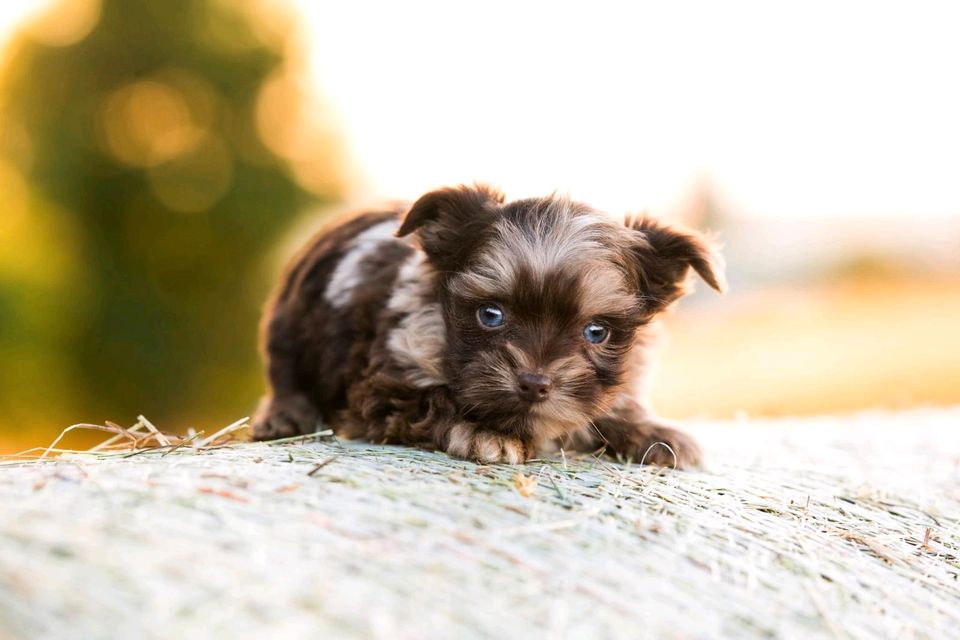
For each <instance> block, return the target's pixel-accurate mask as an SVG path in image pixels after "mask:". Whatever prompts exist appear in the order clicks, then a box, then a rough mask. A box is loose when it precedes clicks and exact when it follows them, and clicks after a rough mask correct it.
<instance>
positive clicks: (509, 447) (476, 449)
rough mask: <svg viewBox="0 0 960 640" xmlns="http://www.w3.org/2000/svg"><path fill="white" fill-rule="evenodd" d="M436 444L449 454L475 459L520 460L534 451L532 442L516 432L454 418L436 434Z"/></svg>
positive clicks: (529, 456) (531, 454) (485, 460)
mask: <svg viewBox="0 0 960 640" xmlns="http://www.w3.org/2000/svg"><path fill="white" fill-rule="evenodd" d="M437 447H438V448H440V449H443V450H444V451H446V452H447V453H448V454H450V455H451V456H454V457H457V458H465V459H467V460H476V461H478V462H487V463H495V462H503V463H506V464H521V463H523V462H526V461H527V460H529V459H530V458H532V457H533V455H534V453H535V452H536V448H535V447H534V445H533V443H532V442H525V441H524V440H522V439H521V438H518V437H516V436H512V435H508V434H503V433H497V432H494V431H487V430H482V429H478V428H477V427H476V426H474V425H472V424H470V423H467V422H455V423H453V424H452V425H450V427H449V429H447V430H444V431H442V432H440V433H438V434H437Z"/></svg>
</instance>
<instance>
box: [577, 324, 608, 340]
mask: <svg viewBox="0 0 960 640" xmlns="http://www.w3.org/2000/svg"><path fill="white" fill-rule="evenodd" d="M583 337H584V339H585V340H586V341H587V342H589V343H590V344H603V343H604V342H606V341H607V338H609V337H610V329H608V328H606V327H605V326H603V325H602V324H597V323H596V322H591V323H590V324H588V325H587V326H585V327H584V328H583Z"/></svg>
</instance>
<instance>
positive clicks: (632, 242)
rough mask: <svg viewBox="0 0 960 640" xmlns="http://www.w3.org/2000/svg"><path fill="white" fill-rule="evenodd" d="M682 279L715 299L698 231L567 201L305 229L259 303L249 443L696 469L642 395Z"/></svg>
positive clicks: (712, 264) (712, 273)
mask: <svg viewBox="0 0 960 640" xmlns="http://www.w3.org/2000/svg"><path fill="white" fill-rule="evenodd" d="M691 269H692V270H693V271H695V272H696V273H697V274H699V275H700V277H701V278H703V279H704V280H705V281H706V282H707V283H708V284H709V285H710V286H711V287H713V288H714V289H717V290H718V291H720V290H722V289H723V281H722V272H721V268H720V264H719V260H718V258H717V256H716V255H715V254H714V252H713V251H712V250H711V248H710V247H709V246H708V245H707V244H706V243H705V241H704V240H703V239H702V238H700V237H699V236H697V235H693V234H691V233H687V232H683V231H679V230H677V229H674V228H671V227H668V226H666V225H663V224H661V223H659V222H656V221H654V220H652V219H650V218H648V217H646V216H638V217H628V219H627V220H626V223H625V224H619V223H617V222H615V221H614V220H612V219H610V218H608V217H606V216H604V215H602V214H599V213H597V212H596V211H594V210H593V209H591V208H590V207H588V206H586V205H583V204H580V203H576V202H571V201H570V200H568V199H566V198H559V197H547V198H541V199H529V200H519V201H515V202H509V203H508V202H505V200H504V196H503V195H502V194H501V193H500V192H499V191H497V190H495V189H493V188H490V187H487V186H474V187H456V188H446V189H440V190H437V191H432V192H430V193H427V194H426V195H424V196H422V197H421V198H420V199H419V200H417V202H416V203H414V204H413V206H412V207H410V208H409V210H406V211H404V210H401V209H396V210H388V211H377V212H369V213H364V214H361V215H359V216H356V217H354V218H352V219H351V220H349V221H347V222H344V223H342V224H340V225H339V226H336V227H334V228H332V229H329V230H327V231H324V232H321V233H320V234H319V235H317V236H316V237H315V238H314V239H313V240H312V241H311V242H310V243H309V245H308V246H307V247H306V248H305V249H304V250H303V251H302V252H301V253H300V255H299V256H298V257H296V258H295V259H294V260H293V261H292V263H291V265H290V266H289V268H288V270H287V272H286V274H285V275H284V277H283V279H282V282H281V284H280V287H279V289H278V290H277V291H276V293H275V294H274V296H273V298H272V300H271V301H270V303H269V304H268V306H267V310H266V314H265V318H264V322H263V332H262V333H263V335H262V350H263V353H264V358H265V360H266V364H267V376H268V380H269V385H270V392H269V394H268V395H267V396H266V397H265V398H264V399H263V401H262V402H261V406H260V408H259V410H258V412H257V415H256V417H255V419H254V422H253V437H254V438H255V439H258V440H269V439H274V438H282V437H287V436H293V435H298V434H304V433H311V432H313V431H314V430H316V429H317V428H318V426H319V425H320V424H324V425H328V426H329V427H332V428H333V430H334V431H335V432H336V433H337V434H338V435H340V436H343V437H347V438H365V439H367V440H369V441H372V442H380V443H397V444H408V445H417V446H422V447H427V448H434V449H441V450H443V451H446V452H447V453H449V454H450V455H453V456H457V457H460V458H468V459H474V460H479V461H482V462H506V463H511V464H516V463H521V462H524V461H526V460H528V459H529V458H531V457H533V456H534V455H536V452H537V451H538V449H540V448H542V447H544V446H546V445H551V444H552V445H555V446H560V447H563V448H565V449H567V450H580V451H597V450H604V451H606V452H607V453H609V454H613V455H618V456H621V457H622V458H625V459H630V460H633V461H636V462H640V461H643V462H646V463H653V464H660V465H673V464H676V466H678V467H690V466H694V465H696V464H697V463H698V462H699V459H700V451H699V449H698V447H697V444H696V443H695V442H694V441H693V439H691V438H690V437H689V436H687V435H685V434H684V433H682V432H680V431H677V430H676V429H674V428H672V427H669V426H667V425H665V424H663V423H662V422H660V421H659V420H657V418H655V417H654V416H653V414H652V413H651V412H650V410H649V409H648V407H647V406H646V405H645V404H644V403H642V402H641V401H639V400H638V398H643V397H644V394H643V384H644V371H645V369H647V368H648V364H647V361H646V357H645V356H646V355H647V353H646V352H647V346H648V343H649V341H650V337H651V329H652V326H653V325H652V321H653V320H654V318H656V316H657V315H658V314H659V313H660V312H661V311H663V310H664V309H665V308H666V307H667V306H669V305H670V304H671V303H672V302H674V301H675V300H677V299H678V298H679V297H681V296H682V295H683V294H684V293H685V282H686V280H687V276H688V272H689V271H690V270H691ZM658 443H662V444H663V445H666V447H664V446H657V445H658ZM674 456H675V457H674Z"/></svg>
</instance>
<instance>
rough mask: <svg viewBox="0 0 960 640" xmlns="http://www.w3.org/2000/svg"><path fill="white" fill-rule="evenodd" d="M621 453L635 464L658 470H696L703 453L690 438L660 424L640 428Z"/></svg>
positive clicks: (677, 430) (700, 462)
mask: <svg viewBox="0 0 960 640" xmlns="http://www.w3.org/2000/svg"><path fill="white" fill-rule="evenodd" d="M621 453H622V455H624V456H625V457H627V458H630V459H631V460H632V461H633V462H635V463H638V464H639V463H641V462H642V463H643V464H652V465H656V466H658V467H674V466H675V467H676V468H677V469H695V468H697V467H699V466H700V465H701V464H702V462H703V452H702V451H701V450H700V445H698V444H697V441H696V440H694V439H693V437H692V436H690V435H687V434H686V433H684V432H683V431H680V430H679V429H674V428H673V427H668V426H665V425H659V424H645V425H643V426H642V427H641V428H640V429H638V430H637V432H636V434H634V435H633V436H632V437H631V438H630V441H629V444H628V446H627V450H626V451H623V452H621Z"/></svg>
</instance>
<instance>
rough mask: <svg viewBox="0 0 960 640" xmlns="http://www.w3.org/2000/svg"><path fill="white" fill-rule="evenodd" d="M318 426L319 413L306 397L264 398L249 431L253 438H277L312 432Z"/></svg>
mask: <svg viewBox="0 0 960 640" xmlns="http://www.w3.org/2000/svg"><path fill="white" fill-rule="evenodd" d="M319 426H320V415H319V414H318V412H317V410H316V409H315V408H314V406H313V404H311V402H310V401H309V400H307V399H306V398H303V397H299V396H296V397H289V398H282V399H281V398H264V399H263V401H261V403H260V407H259V408H258V409H257V413H256V415H255V416H254V418H253V421H252V427H251V428H250V433H251V437H252V438H253V439H254V440H277V439H279V438H289V437H291V436H298V435H301V434H305V433H313V432H314V431H316V430H317V428H318V427H319Z"/></svg>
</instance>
